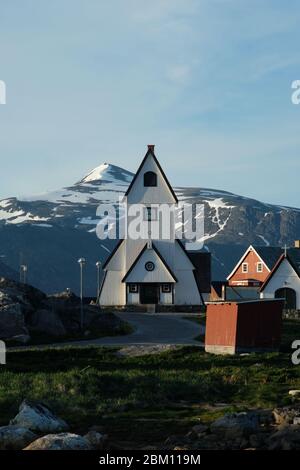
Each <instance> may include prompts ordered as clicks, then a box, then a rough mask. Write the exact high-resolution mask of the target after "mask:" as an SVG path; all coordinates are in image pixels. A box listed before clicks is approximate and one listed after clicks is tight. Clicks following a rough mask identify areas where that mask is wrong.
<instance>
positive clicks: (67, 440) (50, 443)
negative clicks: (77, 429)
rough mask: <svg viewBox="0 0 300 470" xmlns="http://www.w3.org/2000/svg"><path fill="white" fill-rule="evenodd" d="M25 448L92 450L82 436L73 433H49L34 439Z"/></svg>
mask: <svg viewBox="0 0 300 470" xmlns="http://www.w3.org/2000/svg"><path fill="white" fill-rule="evenodd" d="M24 450H92V447H91V445H90V443H89V442H88V441H87V439H85V438H84V437H82V436H79V435H78V434H71V433H68V432H67V433H61V434H47V435H46V436H43V437H40V438H39V439H37V440H35V441H33V442H32V443H31V444H29V446H27V447H25V449H24Z"/></svg>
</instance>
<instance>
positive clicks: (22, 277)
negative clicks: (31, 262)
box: [20, 264, 28, 284]
mask: <svg viewBox="0 0 300 470" xmlns="http://www.w3.org/2000/svg"><path fill="white" fill-rule="evenodd" d="M27 271H28V266H27V264H21V266H20V282H21V283H23V284H26V274H27Z"/></svg>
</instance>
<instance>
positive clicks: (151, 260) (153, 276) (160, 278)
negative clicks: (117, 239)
mask: <svg viewBox="0 0 300 470" xmlns="http://www.w3.org/2000/svg"><path fill="white" fill-rule="evenodd" d="M123 282H133V283H152V282H155V283H157V282H158V283H174V282H177V279H176V277H175V275H174V274H173V273H172V271H171V269H170V268H169V267H168V265H167V264H166V262H165V260H164V259H163V258H162V256H161V255H160V253H159V251H158V250H157V249H156V248H155V246H154V245H152V248H148V246H147V245H145V247H144V249H143V250H142V252H141V253H140V255H139V256H138V258H137V259H136V260H135V262H134V263H133V265H132V266H131V268H130V269H129V271H128V272H127V274H126V275H125V277H124V278H123Z"/></svg>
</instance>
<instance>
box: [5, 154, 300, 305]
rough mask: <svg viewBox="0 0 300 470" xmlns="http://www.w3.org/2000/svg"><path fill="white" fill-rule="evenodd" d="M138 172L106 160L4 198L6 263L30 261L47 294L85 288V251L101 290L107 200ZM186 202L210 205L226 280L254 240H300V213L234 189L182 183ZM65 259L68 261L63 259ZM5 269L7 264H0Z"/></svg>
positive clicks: (218, 274)
mask: <svg viewBox="0 0 300 470" xmlns="http://www.w3.org/2000/svg"><path fill="white" fill-rule="evenodd" d="M132 177H133V174H132V173H131V172H129V171H127V170H125V169H123V168H120V167H117V166H114V165H110V164H107V163H104V164H102V165H100V166H99V167H97V168H95V169H94V170H92V171H91V172H89V173H88V174H87V175H86V176H85V177H84V178H82V179H80V180H79V181H78V182H77V183H75V184H73V185H71V186H69V187H66V188H63V189H62V190H58V191H53V192H50V193H46V194H42V195H37V196H26V197H22V198H16V197H10V198H6V199H4V200H1V201H0V244H1V254H2V256H5V258H4V259H5V263H6V264H7V265H9V266H10V267H11V268H13V269H15V270H16V271H17V272H18V269H19V264H20V259H22V260H23V262H24V263H26V264H28V269H29V271H28V280H29V282H31V283H32V284H33V285H35V286H37V287H39V288H40V289H42V290H45V291H47V292H53V291H56V290H62V289H64V288H66V287H70V288H71V289H72V290H74V291H76V292H78V266H77V259H78V257H81V256H85V257H86V258H87V261H88V264H87V267H86V295H89V296H92V295H95V292H96V287H95V286H96V270H95V263H96V261H97V260H104V259H105V258H106V257H107V256H108V254H109V253H110V251H111V249H112V247H113V243H112V242H110V241H104V242H103V241H100V240H98V239H97V237H96V235H95V227H96V224H97V223H98V222H99V218H98V217H97V216H96V211H97V207H98V206H99V204H101V203H116V202H117V201H118V199H119V197H120V196H122V195H123V194H124V192H125V191H126V188H127V187H128V185H129V183H130V181H131V179H132ZM175 191H176V193H177V195H178V198H179V199H180V200H181V201H186V202H196V203H198V204H204V207H205V211H204V213H205V233H204V237H203V238H202V241H203V242H204V243H205V249H207V250H211V251H212V254H213V277H214V279H222V278H224V277H226V275H227V274H228V272H229V271H230V269H231V268H232V266H233V265H234V264H235V262H236V260H237V258H238V257H239V256H240V253H242V251H243V250H244V249H245V247H247V246H248V245H249V244H250V243H253V244H256V245H259V244H261V245H280V246H283V245H284V244H287V245H291V244H292V243H293V241H294V239H296V238H299V237H300V210H299V209H296V208H289V207H284V206H275V205H271V204H266V203H263V202H260V201H257V200H255V199H250V198H246V197H243V196H239V195H236V194H233V193H230V192H226V191H222V190H215V189H205V188H184V187H179V188H175ZM62 260H63V262H62ZM0 272H1V265H0Z"/></svg>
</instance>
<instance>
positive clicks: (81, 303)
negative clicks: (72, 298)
mask: <svg viewBox="0 0 300 470" xmlns="http://www.w3.org/2000/svg"><path fill="white" fill-rule="evenodd" d="M78 263H79V266H80V329H81V330H83V268H84V266H85V263H86V261H85V258H80V259H79V260H78Z"/></svg>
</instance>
